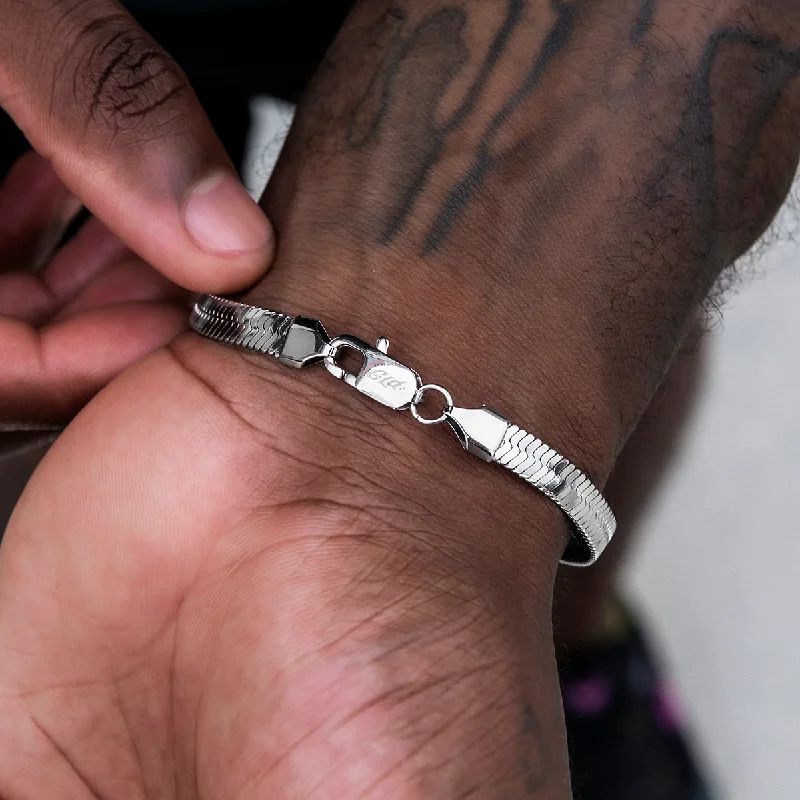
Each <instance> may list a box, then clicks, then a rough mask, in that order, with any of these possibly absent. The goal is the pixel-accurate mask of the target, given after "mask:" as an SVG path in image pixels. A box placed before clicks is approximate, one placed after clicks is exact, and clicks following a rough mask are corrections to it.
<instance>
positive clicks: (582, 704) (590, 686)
mask: <svg viewBox="0 0 800 800" xmlns="http://www.w3.org/2000/svg"><path fill="white" fill-rule="evenodd" d="M564 701H565V702H566V703H567V705H569V707H570V708H571V709H572V710H573V711H574V712H575V713H577V714H580V715H581V716H584V717H596V716H597V715H598V714H600V713H602V712H603V711H604V710H605V709H606V708H607V707H608V704H609V703H610V702H611V681H610V679H609V678H608V676H607V675H592V676H591V677H589V678H583V679H582V680H579V681H574V682H573V683H570V684H567V685H566V686H565V687H564Z"/></svg>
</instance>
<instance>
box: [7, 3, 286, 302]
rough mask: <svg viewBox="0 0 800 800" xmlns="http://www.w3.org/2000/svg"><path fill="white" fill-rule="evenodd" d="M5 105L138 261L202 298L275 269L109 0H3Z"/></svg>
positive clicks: (204, 141)
mask: <svg viewBox="0 0 800 800" xmlns="http://www.w3.org/2000/svg"><path fill="white" fill-rule="evenodd" d="M0 20H2V25H0V103H2V106H3V108H5V110H6V111H7V112H8V113H9V114H10V115H11V116H12V117H13V118H14V120H15V121H16V123H17V125H19V127H20V128H21V129H22V131H23V132H24V133H25V135H26V136H27V137H28V140H29V141H30V142H31V144H32V145H33V146H34V148H36V150H38V151H39V153H40V154H42V155H43V156H45V157H46V158H48V159H49V160H50V161H51V163H52V164H53V167H54V168H55V170H56V172H57V173H58V174H59V176H60V177H61V179H62V180H63V181H64V183H65V184H66V185H67V186H68V187H69V188H70V189H71V190H72V191H73V192H74V193H75V194H76V195H77V196H78V197H79V198H80V199H81V200H82V201H83V202H84V203H85V204H86V206H87V208H89V210H90V211H92V212H93V213H94V214H95V215H96V216H97V217H99V218H100V219H101V220H102V221H103V222H104V223H105V224H106V225H107V226H108V227H109V228H110V229H111V230H112V231H113V232H114V233H116V234H117V236H119V237H120V238H121V239H122V240H123V241H124V242H125V243H126V244H127V245H128V246H129V247H130V248H131V249H132V250H133V251H134V252H136V253H138V254H139V255H140V256H141V257H142V258H144V259H145V260H146V261H148V262H149V263H151V264H152V265H153V266H154V267H156V268H157V269H158V270H160V271H161V272H162V273H163V274H164V275H166V276H167V277H168V278H170V279H171V280H173V281H175V282H176V283H178V284H180V285H181V286H184V287H186V288H188V289H192V290H194V291H198V292H209V291H213V292H231V291H234V290H237V289H242V288H244V287H246V286H247V285H249V284H251V283H254V282H255V281H256V280H257V279H258V278H259V277H260V276H261V274H262V273H263V272H264V271H265V270H266V269H267V267H268V266H269V262H270V259H271V257H272V252H273V241H274V240H273V235H272V229H271V226H270V224H269V222H268V221H267V219H266V217H265V216H264V214H263V212H262V211H261V210H260V209H259V208H258V206H257V204H256V203H255V202H254V201H253V200H252V199H251V198H250V197H249V196H248V194H247V193H246V192H245V190H244V188H243V187H242V185H241V184H240V183H239V181H238V179H237V177H236V174H235V171H234V170H233V168H232V166H231V164H230V161H229V160H228V158H227V156H226V155H225V152H224V150H223V148H222V145H221V144H220V142H219V140H218V139H217V137H216V135H215V133H214V131H213V129H212V128H211V124H210V123H209V121H208V119H207V118H206V116H205V114H204V112H203V110H202V108H201V107H200V103H199V102H198V100H197V97H196V96H195V94H194V92H193V91H192V89H191V87H190V86H189V84H188V82H187V80H186V76H185V75H184V74H183V72H182V71H181V69H180V68H179V67H178V66H177V64H176V63H175V62H174V61H173V60H172V59H171V58H170V57H169V56H168V55H167V54H166V53H165V52H164V51H163V50H162V49H161V48H160V47H159V46H158V45H157V44H156V43H155V42H154V41H153V40H152V39H151V38H150V37H149V36H148V35H147V34H146V33H145V32H144V31H143V30H142V29H141V28H140V27H139V26H138V25H137V24H136V22H135V21H134V20H133V19H132V18H131V17H130V15H129V14H127V13H126V12H125V11H124V10H123V9H122V8H121V6H119V5H118V4H117V3H116V2H114V0H83V2H74V0H70V1H69V2H64V0H25V2H20V0H0Z"/></svg>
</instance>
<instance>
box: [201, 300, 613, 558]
mask: <svg viewBox="0 0 800 800" xmlns="http://www.w3.org/2000/svg"><path fill="white" fill-rule="evenodd" d="M191 325H192V328H194V330H196V331H197V332H198V333H200V334H202V335H203V336H207V337H208V338H209V339H214V340H215V341H218V342H223V343H225V344H230V345H235V346H236V347H244V348H247V349H249V350H254V351H256V352H258V353H264V354H266V355H270V356H274V357H275V358H277V359H278V360H279V361H280V362H281V363H283V364H287V365H289V366H292V367H306V366H309V365H311V364H315V363H318V362H320V361H321V362H322V363H323V364H324V365H325V367H326V369H327V370H328V372H330V373H331V375H333V376H334V377H335V378H339V379H340V380H343V381H344V382H345V383H347V384H348V385H349V386H352V387H353V388H355V389H357V390H358V391H359V392H361V393H362V394H365V395H366V396H367V397H371V398H372V399H373V400H376V401H377V402H379V403H381V404H383V405H385V406H388V407H389V408H392V409H395V410H396V411H405V410H410V411H411V413H412V415H413V416H414V419H416V420H417V421H418V422H421V423H423V424H424V425H436V424H438V423H441V422H447V423H448V424H449V425H450V427H451V428H452V429H453V431H454V432H455V434H456V436H457V437H458V440H459V441H460V442H461V444H462V446H463V447H464V449H465V450H468V451H469V452H470V453H473V454H474V455H476V456H478V457H479V458H482V459H483V460H484V461H494V462H496V463H498V464H500V465H501V466H503V467H505V468H506V469H509V470H511V471H512V472H514V473H516V474H517V475H519V477H520V478H522V479H523V480H524V481H526V482H527V483H529V484H530V485H531V486H533V487H534V488H536V489H538V490H539V491H540V492H542V494H544V495H545V496H546V497H548V498H549V499H550V500H552V501H553V502H554V503H556V504H557V505H558V507H559V508H560V509H561V510H562V511H563V512H564V513H565V514H566V515H567V516H568V517H569V518H570V520H571V521H572V523H573V526H574V530H573V535H572V537H571V538H570V543H569V545H568V546H567V549H566V551H565V553H564V557H563V558H562V559H561V563H562V564H571V565H573V566H588V565H589V564H593V563H594V562H595V561H596V560H597V558H598V557H599V556H600V554H601V553H602V552H603V550H604V549H605V547H606V545H607V544H608V543H609V541H611V537H612V536H613V535H614V530H615V528H616V526H617V522H616V520H615V519H614V514H613V513H612V511H611V509H610V508H609V506H608V503H607V502H606V500H605V498H604V497H603V496H602V494H600V490H599V489H598V488H597V487H596V486H595V485H594V484H593V483H592V482H591V481H590V480H589V478H587V477H586V475H584V474H583V472H581V471H580V470H579V469H578V468H577V467H576V466H575V465H574V464H571V463H570V462H569V461H567V459H565V458H564V457H563V456H561V455H559V454H558V453H557V452H556V451H555V450H553V448H552V447H548V445H546V444H544V442H542V441H541V440H540V439H538V438H537V437H536V436H534V435H533V434H532V433H528V432H527V431H525V430H523V429H522V428H520V427H518V426H517V425H512V424H511V423H510V422H509V421H508V420H507V419H505V418H504V417H502V416H500V414H498V413H497V412H495V411H492V410H491V409H489V408H487V407H486V406H483V407H482V408H458V407H456V406H454V405H453V398H452V397H451V396H450V393H449V392H448V391H447V390H446V389H444V388H442V387H441V386H438V385H437V384H433V383H426V384H423V383H422V380H421V378H420V377H419V375H418V374H417V373H416V372H415V371H414V370H413V369H411V367H407V366H406V365H405V364H401V363H400V362H399V361H396V360H395V359H393V358H391V357H390V356H388V355H387V353H388V350H389V340H388V339H379V340H378V342H377V344H376V346H375V347H372V346H371V345H369V344H367V342H365V341H362V340H361V339H357V338H356V337H354V336H337V337H335V338H333V339H331V337H330V336H328V334H327V332H326V331H325V328H324V327H323V325H322V323H321V322H320V321H319V320H315V319H309V318H308V317H291V316H287V315H286V314H279V313H277V312H275V311H267V310H266V309H263V308H256V307H255V306H249V305H245V304H244V303H237V302H235V301H233V300H226V299H225V298H222V297H215V296H214V295H203V296H202V297H200V298H199V299H198V301H197V302H196V303H195V306H194V310H193V311H192V317H191ZM348 349H349V350H354V351H356V352H357V353H359V354H360V356H361V357H362V359H363V362H362V366H361V369H360V371H359V372H358V374H357V375H354V374H352V373H350V372H346V371H345V370H344V369H342V367H340V366H339V365H338V364H337V363H336V359H337V356H338V355H339V354H340V353H341V352H342V351H343V350H348ZM430 391H435V392H439V393H440V394H441V396H442V397H443V398H444V408H443V410H442V413H441V414H440V415H439V416H438V417H434V418H426V417H423V416H422V415H421V414H420V411H419V408H418V406H419V405H420V403H422V400H423V398H424V396H425V394H426V393H427V392H430Z"/></svg>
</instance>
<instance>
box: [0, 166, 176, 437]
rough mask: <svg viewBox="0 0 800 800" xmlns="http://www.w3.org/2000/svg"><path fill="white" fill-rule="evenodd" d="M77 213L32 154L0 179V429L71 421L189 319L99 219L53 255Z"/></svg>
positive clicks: (172, 291) (168, 289)
mask: <svg viewBox="0 0 800 800" xmlns="http://www.w3.org/2000/svg"><path fill="white" fill-rule="evenodd" d="M77 211H78V205H77V202H76V201H75V199H74V198H72V197H71V196H70V195H69V194H68V193H67V191H66V189H65V188H64V187H63V185H62V184H61V183H60V181H59V180H58V178H57V177H56V176H55V173H54V172H53V171H52V169H51V168H50V166H49V165H48V164H47V162H45V161H43V160H42V159H41V158H39V157H38V156H36V155H34V154H32V153H31V154H28V155H27V156H24V157H23V158H22V159H21V160H20V161H19V162H18V163H17V165H16V166H15V168H14V169H13V170H12V172H11V174H10V175H9V176H8V178H7V179H6V181H5V182H4V183H3V185H2V186H0V353H2V363H0V427H1V426H2V425H3V424H8V423H12V424H14V423H23V424H29V423H42V422H44V423H53V422H56V423H57V422H63V421H66V420H67V419H69V418H70V417H71V416H72V414H74V413H75V411H76V410H77V409H78V408H80V407H81V405H83V404H84V403H85V402H86V401H87V400H88V399H89V398H90V397H91V396H92V395H93V394H94V393H95V392H96V391H97V390H98V389H99V388H101V387H102V386H103V385H104V384H105V383H107V382H108V381H109V380H110V379H111V378H112V377H113V376H114V375H116V374H118V373H119V372H120V371H121V370H122V369H124V367H126V366H127V365H128V364H130V363H132V362H133V361H135V360H137V359H138V358H140V357H141V356H142V355H144V354H145V353H147V352H149V351H151V350H153V349H155V348H156V347H158V346H160V345H161V344H164V343H165V342H167V341H169V340H170V339H171V338H173V337H174V336H175V335H176V334H177V333H178V332H179V331H180V330H181V329H182V328H183V327H184V326H185V314H184V313H183V312H182V310H181V308H180V306H179V304H178V303H177V302H176V301H177V300H178V299H179V298H180V292H179V291H178V290H177V288H176V287H175V286H173V285H172V284H170V283H169V282H168V281H166V280H165V279H164V278H163V277H161V276H160V275H158V273H156V272H155V271H154V270H152V269H151V268H150V267H148V266H147V265H145V264H144V263H143V262H142V261H140V260H139V259H137V258H135V257H134V256H133V255H132V254H131V253H130V251H128V250H127V248H125V247H124V245H123V244H122V243H121V242H120V241H119V240H118V239H117V238H116V237H114V236H113V235H112V234H111V233H109V232H108V231H107V230H106V229H105V227H103V226H102V225H101V224H100V223H99V222H97V221H96V220H91V221H90V222H89V223H88V224H87V225H86V226H85V227H84V228H83V229H82V230H81V232H80V233H79V234H78V236H77V237H76V238H75V239H73V240H72V241H71V242H70V243H68V244H67V245H66V246H65V247H64V248H62V249H61V250H60V251H59V252H57V253H56V254H55V255H53V256H52V258H50V257H49V255H50V250H51V249H52V246H53V245H54V244H55V243H56V241H57V239H58V237H59V234H60V233H61V232H62V231H63V230H64V228H65V227H66V225H67V223H68V222H69V220H70V219H71V217H72V216H73V215H74V214H75V213H76V212H77Z"/></svg>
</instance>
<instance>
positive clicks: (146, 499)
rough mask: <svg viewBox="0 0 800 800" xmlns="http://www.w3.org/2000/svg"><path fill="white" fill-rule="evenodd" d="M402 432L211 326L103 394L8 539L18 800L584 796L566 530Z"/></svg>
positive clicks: (445, 452) (515, 493)
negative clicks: (563, 644) (557, 633)
mask: <svg viewBox="0 0 800 800" xmlns="http://www.w3.org/2000/svg"><path fill="white" fill-rule="evenodd" d="M391 414H392V412H389V411H388V410H387V409H383V408H380V407H378V406H373V405H371V404H370V401H368V400H367V399H366V398H363V397H361V396H360V395H358V394H357V393H356V392H354V391H352V390H351V389H349V387H347V386H345V385H344V384H337V383H336V382H335V381H333V380H332V379H331V378H330V376H328V375H327V373H326V372H325V371H324V370H322V369H320V370H319V371H316V372H315V371H310V372H302V373H300V372H295V371H292V370H286V369H285V368H284V367H281V366H280V365H278V364H276V363H275V362H269V361H264V360H262V359H255V358H249V357H248V356H242V355H239V354H238V353H236V352H234V351H232V350H230V349H225V348H222V347H220V346H218V345H215V344H212V343H209V342H206V341H201V340H199V339H198V338H197V337H195V336H193V335H187V336H186V337H182V338H180V339H179V340H178V341H177V342H176V343H175V344H174V345H173V347H172V348H171V349H170V350H166V351H161V352H159V353H157V354H155V355H154V356H151V357H150V358H148V359H146V360H145V361H144V362H142V363H141V364H139V365H137V366H136V367H134V368H133V369H132V370H129V371H128V372H126V373H125V374H124V375H123V376H122V377H120V378H119V379H118V380H117V381H115V382H114V383H113V384H112V385H111V386H109V387H108V388H107V389H106V390H105V391H104V392H102V393H101V394H100V395H99V396H98V397H97V398H96V399H95V401H94V402H93V403H92V404H91V405H90V406H89V407H88V408H87V409H86V410H85V411H84V412H83V414H81V415H80V417H78V418H77V419H76V420H75V421H74V422H73V423H72V425H71V426H70V427H69V429H68V430H67V432H66V433H65V434H64V435H63V436H62V437H61V438H60V439H59V441H58V442H57V443H56V445H55V446H54V448H53V449H52V450H51V451H50V453H49V454H48V456H47V457H46V458H45V460H44V462H43V463H42V465H41V466H40V468H39V470H38V471H37V473H36V474H35V476H34V478H33V479H32V482H31V484H30V485H29V487H28V489H27V490H26V493H25V495H24V496H23V499H22V500H21V502H20V505H19V506H18V507H17V510H16V512H15V514H14V516H13V517H12V520H11V523H10V525H9V528H8V531H7V534H6V538H5V540H4V541H3V545H2V548H0V644H1V645H2V657H1V658H0V797H3V798H8V800H17V798H27V797H58V798H70V799H74V800H79V799H82V798H87V800H88V798H96V797H115V798H116V797H123V796H124V797H129V796H130V797H159V798H180V800H190V799H191V800H199V798H204V799H205V800H230V799H231V798H237V800H248V799H249V798H253V800H255V798H264V797H275V798H309V799H310V798H410V797H435V798H455V797H462V796H464V795H465V794H466V793H467V792H468V791H469V792H470V796H474V797H476V798H478V797H487V798H488V797H500V796H502V797H509V798H517V797H520V798H521V797H529V796H534V795H535V797H536V798H537V800H556V799H558V800H562V799H563V798H565V797H567V796H568V794H569V792H568V787H567V786H566V785H565V784H564V782H563V775H564V774H565V769H566V765H565V764H564V763H563V761H564V760H563V756H562V752H563V742H562V741H561V739H560V736H561V734H560V733H559V727H560V724H561V723H560V715H561V711H560V703H559V700H558V693H557V680H556V675H555V669H554V664H553V656H552V642H551V640H550V638H549V633H548V632H549V595H550V592H551V585H552V580H553V574H554V572H555V565H556V561H557V559H558V555H559V553H560V551H561V549H562V548H563V546H564V539H563V538H562V535H563V531H564V530H565V527H564V526H563V525H561V526H560V516H559V512H558V511H557V510H554V507H551V504H550V503H548V502H547V501H544V500H543V499H541V498H540V497H539V496H537V495H536V494H535V493H533V492H526V491H525V490H524V489H523V490H521V487H520V486H519V485H517V484H516V483H515V482H514V481H513V480H509V478H508V477H507V476H506V475H504V474H502V473H501V471H500V470H493V469H492V468H489V467H487V466H486V465H483V464H480V463H477V462H475V463H473V462H471V461H470V460H469V459H468V458H466V457H465V456H464V454H462V453H461V452H460V450H459V448H458V445H457V444H456V443H455V441H454V440H448V439H447V438H446V437H444V436H442V437H441V438H440V437H439V436H436V434H433V438H432V434H431V432H430V431H429V430H428V429H423V428H422V426H418V425H416V424H415V423H414V421H413V420H412V419H411V417H410V415H409V416H403V417H399V416H398V419H397V421H395V420H394V418H393V417H392V416H391ZM393 422H394V424H393ZM437 433H440V432H437ZM433 439H436V441H435V443H434V441H433ZM354 443H355V444H357V446H356V447H354V446H353V445H354ZM409 465H413V468H411V469H408V467H409ZM493 530H497V531H498V532H499V531H502V536H488V537H487V536H486V532H487V531H493ZM521 563H526V564H528V563H530V564H532V565H533V566H532V568H531V569H530V570H525V571H522V570H520V569H518V566H517V565H519V564H521Z"/></svg>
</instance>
